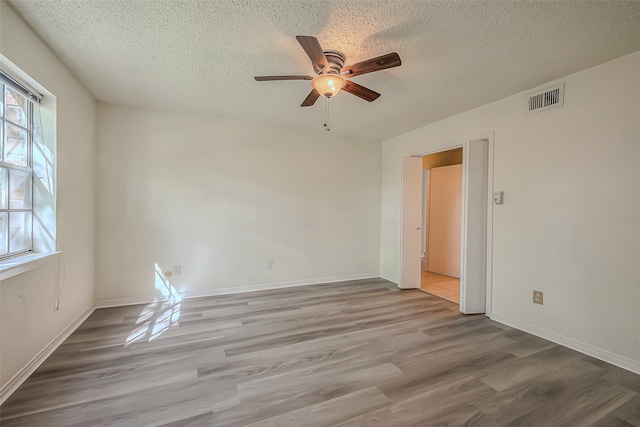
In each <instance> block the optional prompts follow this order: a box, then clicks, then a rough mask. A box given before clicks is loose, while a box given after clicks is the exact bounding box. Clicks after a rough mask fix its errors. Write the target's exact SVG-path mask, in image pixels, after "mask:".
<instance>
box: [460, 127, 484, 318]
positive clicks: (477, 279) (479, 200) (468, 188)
mask: <svg viewBox="0 0 640 427" xmlns="http://www.w3.org/2000/svg"><path fill="white" fill-rule="evenodd" d="M488 159H489V141H487V140H484V139H481V140H468V141H467V142H466V143H465V144H464V147H463V160H462V164H463V171H464V174H463V175H464V176H463V181H462V246H461V247H462V253H461V259H460V265H461V268H460V311H461V312H463V313H465V314H475V313H484V312H485V311H486V287H487V285H486V278H487V207H488V203H487V201H488V194H487V188H488Z"/></svg>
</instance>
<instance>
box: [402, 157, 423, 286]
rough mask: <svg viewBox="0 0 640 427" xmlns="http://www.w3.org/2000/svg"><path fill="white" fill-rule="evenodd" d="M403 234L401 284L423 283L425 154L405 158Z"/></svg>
mask: <svg viewBox="0 0 640 427" xmlns="http://www.w3.org/2000/svg"><path fill="white" fill-rule="evenodd" d="M401 185H402V234H401V242H400V257H401V260H400V265H401V268H402V272H401V275H400V288H402V289H414V288H419V287H420V278H421V271H420V261H421V253H420V250H421V246H422V231H421V230H420V229H421V225H422V158H421V157H404V158H403V159H402V184H401Z"/></svg>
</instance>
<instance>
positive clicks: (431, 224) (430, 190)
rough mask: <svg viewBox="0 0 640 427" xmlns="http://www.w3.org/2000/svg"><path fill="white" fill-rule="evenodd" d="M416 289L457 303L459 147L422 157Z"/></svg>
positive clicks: (458, 285) (460, 193)
mask: <svg viewBox="0 0 640 427" xmlns="http://www.w3.org/2000/svg"><path fill="white" fill-rule="evenodd" d="M422 177H423V179H422V227H421V229H422V230H423V233H422V261H421V278H420V289H421V290H423V291H425V292H428V293H430V294H432V295H436V296H438V297H441V298H444V299H446V300H449V301H451V302H454V303H456V304H460V253H461V230H462V222H461V221H462V216H461V214H462V147H460V148H455V149H452V150H446V151H441V152H438V153H434V154H428V155H425V156H422Z"/></svg>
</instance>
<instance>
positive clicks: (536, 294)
mask: <svg viewBox="0 0 640 427" xmlns="http://www.w3.org/2000/svg"><path fill="white" fill-rule="evenodd" d="M542 302H543V300H542V291H533V303H534V304H540V305H542Z"/></svg>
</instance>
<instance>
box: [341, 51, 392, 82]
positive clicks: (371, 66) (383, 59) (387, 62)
mask: <svg viewBox="0 0 640 427" xmlns="http://www.w3.org/2000/svg"><path fill="white" fill-rule="evenodd" d="M400 65H402V61H401V60H400V55H398V54H397V53H395V52H393V53H387V54H386V55H382V56H378V57H377V58H371V59H367V60H366V61H362V62H358V63H357V64H353V65H347V66H346V67H343V68H342V70H340V72H341V73H342V74H344V75H345V76H346V77H353V76H359V75H360V74H367V73H373V72H374V71H380V70H385V69H387V68H393V67H398V66H400Z"/></svg>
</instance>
